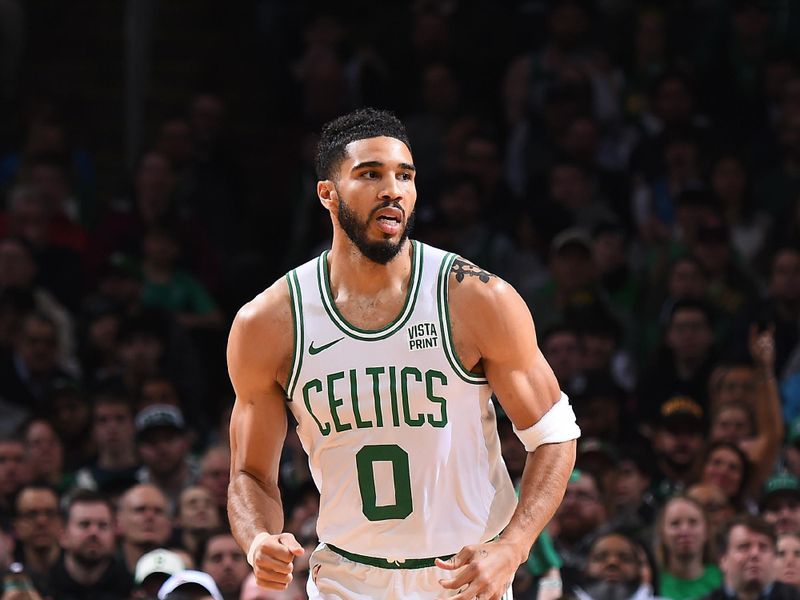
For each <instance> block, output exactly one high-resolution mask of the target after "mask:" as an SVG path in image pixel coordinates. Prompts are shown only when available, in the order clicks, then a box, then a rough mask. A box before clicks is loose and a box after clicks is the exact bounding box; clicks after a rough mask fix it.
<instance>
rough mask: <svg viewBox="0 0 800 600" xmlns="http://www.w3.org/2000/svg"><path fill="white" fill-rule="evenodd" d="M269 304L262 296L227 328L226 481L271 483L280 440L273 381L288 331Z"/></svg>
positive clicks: (279, 401) (280, 410)
mask: <svg viewBox="0 0 800 600" xmlns="http://www.w3.org/2000/svg"><path fill="white" fill-rule="evenodd" d="M274 304H276V301H275V299H274V295H273V297H270V296H269V295H267V296H266V297H265V298H261V299H257V300H256V301H254V302H253V303H251V304H250V305H247V306H246V307H244V308H243V309H242V310H241V311H240V312H239V314H238V315H237V316H236V319H235V320H234V323H233V326H232V327H231V333H230V337H229V339H228V351H227V355H228V373H229V375H230V379H231V384H232V385H233V388H234V391H235V393H236V402H235V404H234V407H233V411H232V414H231V424H230V439H231V476H232V478H233V477H234V476H236V475H237V474H240V473H245V474H247V475H249V476H250V477H253V478H254V479H256V480H258V481H260V482H262V483H270V482H273V483H276V482H277V479H278V467H279V464H280V456H281V450H282V448H283V443H284V440H285V437H286V407H285V396H284V390H283V388H282V387H281V385H280V383H279V377H280V374H281V371H282V368H283V365H284V363H285V362H286V360H287V355H288V353H289V351H288V350H287V348H290V347H291V343H292V339H291V331H292V329H291V327H290V323H286V322H284V321H285V317H284V315H283V314H282V312H281V311H280V310H275V308H274ZM278 306H279V307H281V306H282V304H280V303H278ZM289 318H291V317H289Z"/></svg>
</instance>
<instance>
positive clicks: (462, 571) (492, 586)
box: [436, 540, 521, 600]
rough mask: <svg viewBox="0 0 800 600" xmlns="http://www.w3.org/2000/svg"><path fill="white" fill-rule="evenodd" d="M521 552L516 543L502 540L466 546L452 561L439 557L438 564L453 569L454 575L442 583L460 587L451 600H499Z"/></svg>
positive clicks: (512, 577) (455, 587)
mask: <svg viewBox="0 0 800 600" xmlns="http://www.w3.org/2000/svg"><path fill="white" fill-rule="evenodd" d="M520 554H521V553H520V550H519V548H518V547H517V546H515V545H513V544H510V543H508V542H503V541H501V540H496V541H493V542H489V543H486V544H476V545H474V546H464V548H462V549H461V551H460V552H459V553H458V554H456V555H455V556H454V557H453V558H451V559H449V560H440V559H438V558H437V559H436V566H437V567H439V568H440V569H446V570H448V571H453V577H451V578H450V579H440V580H439V583H440V584H441V586H442V587H443V588H444V589H446V590H457V593H456V595H455V596H449V598H450V600H474V599H476V598H477V599H478V600H499V599H500V598H501V597H502V596H503V594H504V593H505V592H506V590H507V589H508V588H509V586H510V585H511V581H512V580H513V579H514V573H516V571H517V567H518V566H519V564H520V560H519V558H520Z"/></svg>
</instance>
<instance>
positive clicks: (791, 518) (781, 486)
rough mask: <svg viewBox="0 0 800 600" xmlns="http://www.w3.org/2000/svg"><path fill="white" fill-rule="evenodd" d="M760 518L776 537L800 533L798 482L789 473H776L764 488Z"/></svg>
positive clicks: (799, 493) (799, 490)
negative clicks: (768, 525)
mask: <svg viewBox="0 0 800 600" xmlns="http://www.w3.org/2000/svg"><path fill="white" fill-rule="evenodd" d="M761 516H763V517H764V520H765V521H766V522H767V523H769V524H770V525H772V526H773V527H774V528H775V533H777V534H778V535H783V534H788V533H800V480H798V478H797V477H795V476H794V475H791V474H789V473H778V474H776V475H774V476H773V477H771V478H770V479H769V480H768V481H767V483H766V485H765V486H764V490H763V494H762V495H761Z"/></svg>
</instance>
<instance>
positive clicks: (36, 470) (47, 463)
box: [23, 419, 74, 494]
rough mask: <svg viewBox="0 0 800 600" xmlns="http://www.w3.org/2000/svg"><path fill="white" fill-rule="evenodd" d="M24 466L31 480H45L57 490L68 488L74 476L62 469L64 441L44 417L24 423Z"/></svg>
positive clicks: (60, 491) (62, 490) (61, 490)
mask: <svg viewBox="0 0 800 600" xmlns="http://www.w3.org/2000/svg"><path fill="white" fill-rule="evenodd" d="M23 436H24V439H25V466H26V468H27V471H28V477H29V478H30V480H31V481H40V482H45V483H47V484H49V485H52V486H53V487H55V488H56V490H58V492H59V494H60V493H63V492H65V491H66V490H68V489H69V488H70V487H71V485H72V482H73V479H74V476H73V474H72V473H68V472H66V471H65V470H64V443H63V442H62V441H61V438H59V437H58V434H57V433H56V430H55V428H54V427H53V425H52V424H51V423H50V421H48V420H46V419H32V420H31V421H29V422H28V423H27V424H26V425H25V429H24V431H23Z"/></svg>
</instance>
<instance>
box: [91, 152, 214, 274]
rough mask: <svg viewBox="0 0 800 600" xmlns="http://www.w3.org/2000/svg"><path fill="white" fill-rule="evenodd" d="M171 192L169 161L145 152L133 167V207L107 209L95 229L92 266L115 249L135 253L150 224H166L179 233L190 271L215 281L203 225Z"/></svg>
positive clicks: (211, 254) (173, 176) (99, 262)
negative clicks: (178, 203)
mask: <svg viewBox="0 0 800 600" xmlns="http://www.w3.org/2000/svg"><path fill="white" fill-rule="evenodd" d="M174 191H175V174H174V172H173V169H172V165H171V164H170V162H169V160H168V159H167V158H166V157H165V156H164V155H163V154H161V153H159V152H156V151H149V152H146V153H145V154H144V155H143V156H142V158H141V160H140V161H139V164H138V165H137V168H136V173H135V180H134V198H133V200H132V206H130V207H126V208H122V209H118V210H113V211H110V212H109V213H108V214H106V215H105V217H103V218H102V219H101V221H100V224H99V225H98V227H96V228H95V230H94V240H93V250H92V257H93V258H94V260H95V266H96V267H99V265H102V264H103V263H104V262H105V261H106V260H108V257H109V256H111V255H112V254H113V253H114V252H122V253H124V254H126V255H128V256H135V255H137V254H138V252H139V249H140V247H141V241H142V239H143V236H144V234H145V232H146V231H147V230H148V229H149V228H151V227H153V226H166V227H169V228H170V229H172V230H173V231H174V232H175V233H176V235H177V236H178V239H179V240H180V246H181V247H182V248H183V250H184V257H185V258H186V259H187V265H188V268H189V270H190V272H192V273H193V274H195V275H198V276H200V278H201V280H202V281H203V282H206V283H207V282H210V281H214V280H215V279H216V276H217V270H218V266H217V265H218V256H217V253H216V251H215V250H214V249H213V248H212V246H211V244H210V241H209V239H208V233H207V231H206V228H205V227H204V226H203V225H202V224H201V223H200V222H199V221H198V220H197V219H195V218H194V217H192V216H191V215H187V214H181V212H180V211H179V207H178V206H177V205H176V202H175V196H174Z"/></svg>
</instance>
